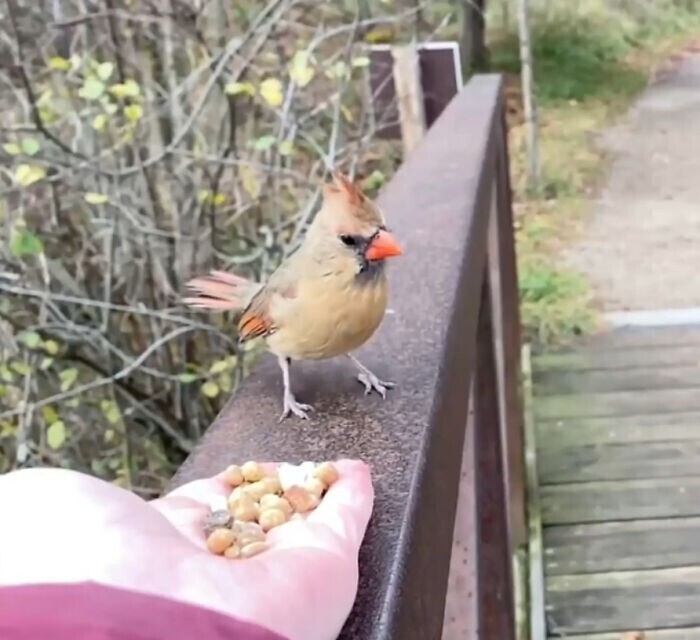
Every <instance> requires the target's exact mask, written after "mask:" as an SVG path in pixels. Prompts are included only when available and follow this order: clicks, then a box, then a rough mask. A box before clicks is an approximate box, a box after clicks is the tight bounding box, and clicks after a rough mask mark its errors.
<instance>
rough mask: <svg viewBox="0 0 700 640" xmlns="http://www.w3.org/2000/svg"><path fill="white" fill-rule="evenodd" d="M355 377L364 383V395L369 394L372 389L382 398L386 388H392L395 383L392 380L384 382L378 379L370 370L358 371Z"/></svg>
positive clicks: (384, 395)
mask: <svg viewBox="0 0 700 640" xmlns="http://www.w3.org/2000/svg"><path fill="white" fill-rule="evenodd" d="M357 379H358V380H359V381H360V382H361V383H362V384H363V385H365V395H366V396H367V395H369V394H370V393H372V391H376V392H377V393H378V394H379V395H380V396H382V398H384V399H386V392H387V389H393V388H394V387H395V386H396V384H395V383H394V382H386V381H384V380H380V379H379V378H377V376H375V375H374V374H373V373H372V372H371V371H369V370H367V371H360V373H358V374H357Z"/></svg>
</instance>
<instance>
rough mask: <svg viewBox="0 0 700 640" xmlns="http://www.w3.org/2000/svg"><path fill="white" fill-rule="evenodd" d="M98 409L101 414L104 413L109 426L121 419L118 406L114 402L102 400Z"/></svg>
mask: <svg viewBox="0 0 700 640" xmlns="http://www.w3.org/2000/svg"><path fill="white" fill-rule="evenodd" d="M100 408H101V409H102V413H104V416H105V418H107V422H109V424H117V422H119V420H120V419H121V417H122V416H121V412H120V411H119V406H118V405H117V403H116V402H114V400H103V401H102V402H100Z"/></svg>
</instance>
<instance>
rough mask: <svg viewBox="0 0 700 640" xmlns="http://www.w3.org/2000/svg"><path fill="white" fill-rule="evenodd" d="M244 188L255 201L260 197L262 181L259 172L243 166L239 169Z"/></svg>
mask: <svg viewBox="0 0 700 640" xmlns="http://www.w3.org/2000/svg"><path fill="white" fill-rule="evenodd" d="M239 172H240V175H241V182H242V184H243V188H244V189H245V190H246V192H247V193H248V195H249V196H250V197H251V198H253V199H255V198H257V197H258V196H259V195H260V181H259V180H258V176H257V172H256V171H255V169H253V168H252V167H250V166H249V165H246V164H244V165H241V167H240V169H239Z"/></svg>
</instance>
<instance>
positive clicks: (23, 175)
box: [15, 164, 46, 187]
mask: <svg viewBox="0 0 700 640" xmlns="http://www.w3.org/2000/svg"><path fill="white" fill-rule="evenodd" d="M45 176H46V171H45V170H44V168H43V167H39V166H37V165H34V164H21V165H19V166H18V167H17V169H16V170H15V180H16V182H17V184H19V185H21V186H23V187H27V186H29V185H30V184H33V183H35V182H38V181H39V180H41V179H42V178H43V177H45Z"/></svg>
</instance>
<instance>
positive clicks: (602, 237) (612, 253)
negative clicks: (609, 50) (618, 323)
mask: <svg viewBox="0 0 700 640" xmlns="http://www.w3.org/2000/svg"><path fill="white" fill-rule="evenodd" d="M600 143H601V144H602V146H603V148H604V149H606V150H607V151H608V152H610V153H611V154H612V156H613V158H614V160H613V163H612V167H611V171H610V174H609V177H608V181H607V184H606V186H605V188H604V189H603V190H602V192H601V194H600V197H599V199H598V200H597V202H596V204H595V207H594V211H593V212H592V214H591V215H590V217H589V221H588V223H587V225H586V228H585V230H584V233H583V235H582V237H581V239H580V240H579V242H578V243H577V244H576V245H574V246H572V247H571V248H570V249H569V251H568V252H567V253H566V254H565V259H566V261H567V263H568V264H570V265H571V266H572V267H574V268H577V269H580V270H582V271H583V272H584V273H585V274H587V275H588V277H589V278H590V281H591V285H592V288H593V291H594V293H595V295H596V297H597V299H598V301H599V303H600V306H601V307H602V309H603V310H604V311H624V310H647V309H670V308H686V307H700V54H698V53H693V54H692V55H688V56H686V57H684V58H682V59H681V60H680V61H679V62H677V63H676V64H675V65H674V66H673V68H672V70H671V71H669V72H668V73H664V74H663V76H661V77H659V78H658V79H657V80H656V81H654V82H653V83H652V84H651V85H650V86H649V87H648V88H647V90H646V91H645V93H644V94H643V95H642V97H641V98H640V99H639V101H638V102H637V103H636V105H635V106H634V108H633V109H632V110H631V111H630V113H629V114H628V116H627V117H626V119H625V121H624V122H622V123H621V124H620V125H619V126H618V127H616V128H614V129H612V130H610V131H608V132H607V133H606V134H605V135H604V136H603V138H602V139H601V141H600Z"/></svg>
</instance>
